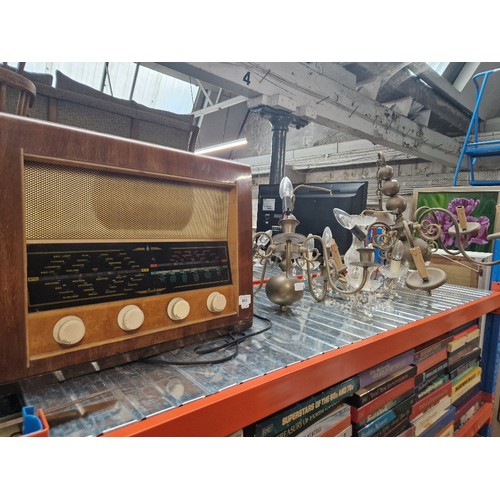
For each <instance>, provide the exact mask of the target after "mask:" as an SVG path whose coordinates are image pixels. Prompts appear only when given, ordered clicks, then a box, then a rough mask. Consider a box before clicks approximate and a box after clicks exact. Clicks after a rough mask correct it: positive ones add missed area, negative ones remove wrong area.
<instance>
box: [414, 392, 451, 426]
mask: <svg viewBox="0 0 500 500" xmlns="http://www.w3.org/2000/svg"><path fill="white" fill-rule="evenodd" d="M450 406H451V396H443V397H442V398H441V399H440V400H439V401H438V402H437V403H436V404H435V405H434V406H432V407H430V408H429V409H428V410H426V411H425V412H423V413H421V414H420V415H419V416H418V417H417V418H416V419H415V420H410V421H411V423H412V424H413V425H414V427H415V436H420V434H422V433H423V432H424V431H425V430H426V429H428V428H429V427H430V426H431V425H432V424H433V423H434V422H436V421H437V420H438V419H439V418H440V417H441V415H443V413H444V412H445V411H446V410H447V409H448V408H449V407H450Z"/></svg>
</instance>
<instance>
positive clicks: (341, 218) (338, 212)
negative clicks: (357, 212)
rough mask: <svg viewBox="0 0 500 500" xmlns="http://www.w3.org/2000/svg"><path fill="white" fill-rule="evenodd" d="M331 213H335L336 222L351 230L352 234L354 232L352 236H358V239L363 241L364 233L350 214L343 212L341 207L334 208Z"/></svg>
mask: <svg viewBox="0 0 500 500" xmlns="http://www.w3.org/2000/svg"><path fill="white" fill-rule="evenodd" d="M333 215H335V218H336V219H337V222H338V223H339V224H340V225H341V226H342V227H343V228H345V229H349V231H351V232H352V234H354V236H356V238H358V240H360V241H363V240H364V239H365V238H366V234H365V233H364V231H363V230H362V229H361V228H360V227H358V226H356V224H355V223H354V219H353V218H352V215H349V214H348V213H347V212H344V210H342V209H341V208H334V209H333Z"/></svg>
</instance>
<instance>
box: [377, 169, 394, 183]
mask: <svg viewBox="0 0 500 500" xmlns="http://www.w3.org/2000/svg"><path fill="white" fill-rule="evenodd" d="M393 175H394V169H393V168H392V167H390V166H389V165H384V166H383V167H380V168H379V169H378V178H379V179H381V180H383V181H388V180H389V179H392V176H393Z"/></svg>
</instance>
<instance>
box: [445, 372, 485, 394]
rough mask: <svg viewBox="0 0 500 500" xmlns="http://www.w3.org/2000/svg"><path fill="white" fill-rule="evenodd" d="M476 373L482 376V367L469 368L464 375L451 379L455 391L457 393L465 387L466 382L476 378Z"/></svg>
mask: <svg viewBox="0 0 500 500" xmlns="http://www.w3.org/2000/svg"><path fill="white" fill-rule="evenodd" d="M476 373H479V374H481V367H480V366H476V367H472V368H469V369H468V370H465V371H463V372H462V373H460V374H459V375H457V376H456V377H454V378H452V379H450V381H451V386H452V388H453V391H455V392H456V391H457V390H458V389H460V388H461V387H462V386H463V385H464V381H465V380H467V379H470V378H471V377H473V376H475V374H476ZM452 393H453V392H452Z"/></svg>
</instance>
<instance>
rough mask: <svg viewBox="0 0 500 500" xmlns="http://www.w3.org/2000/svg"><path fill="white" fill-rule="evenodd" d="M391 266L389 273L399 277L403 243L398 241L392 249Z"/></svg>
mask: <svg viewBox="0 0 500 500" xmlns="http://www.w3.org/2000/svg"><path fill="white" fill-rule="evenodd" d="M391 254H392V257H391V265H390V267H389V272H390V273H391V275H392V276H399V271H400V269H401V259H402V258H403V242H402V241H401V240H398V241H397V242H396V243H395V244H394V247H393V249H392V252H391Z"/></svg>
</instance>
